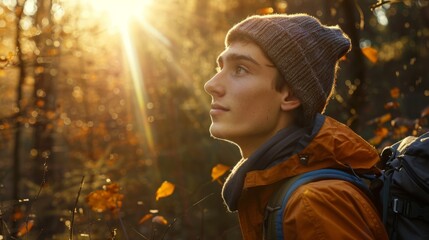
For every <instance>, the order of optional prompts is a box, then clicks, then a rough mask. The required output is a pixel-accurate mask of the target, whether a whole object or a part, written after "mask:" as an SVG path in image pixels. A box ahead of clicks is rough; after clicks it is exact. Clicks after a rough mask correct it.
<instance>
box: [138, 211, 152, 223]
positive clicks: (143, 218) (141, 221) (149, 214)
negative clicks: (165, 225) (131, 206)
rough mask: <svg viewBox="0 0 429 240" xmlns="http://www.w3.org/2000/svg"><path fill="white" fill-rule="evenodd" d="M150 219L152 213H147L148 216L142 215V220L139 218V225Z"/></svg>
mask: <svg viewBox="0 0 429 240" xmlns="http://www.w3.org/2000/svg"><path fill="white" fill-rule="evenodd" d="M152 217H153V214H152V213H148V214H146V215H144V216H143V217H142V218H140V221H139V224H143V223H144V222H146V221H147V220H149V219H151V218H152Z"/></svg>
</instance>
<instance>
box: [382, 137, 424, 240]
mask: <svg viewBox="0 0 429 240" xmlns="http://www.w3.org/2000/svg"><path fill="white" fill-rule="evenodd" d="M381 159H382V162H383V161H384V162H385V167H384V169H385V170H384V173H383V175H382V178H381V180H382V181H383V187H382V188H381V191H380V195H379V196H380V204H381V210H382V211H381V212H382V218H383V223H384V225H385V227H386V230H387V233H388V234H389V238H390V239H393V240H401V239H429V132H428V133H426V134H423V135H422V136H420V137H418V138H416V137H407V138H405V139H403V140H402V141H399V142H397V143H396V144H394V145H392V146H390V147H387V148H385V149H384V150H383V152H382V154H381Z"/></svg>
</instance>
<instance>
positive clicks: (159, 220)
mask: <svg viewBox="0 0 429 240" xmlns="http://www.w3.org/2000/svg"><path fill="white" fill-rule="evenodd" d="M152 222H154V223H159V224H162V225H167V224H168V221H167V219H165V218H164V217H163V216H156V217H154V218H152Z"/></svg>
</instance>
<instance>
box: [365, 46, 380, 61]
mask: <svg viewBox="0 0 429 240" xmlns="http://www.w3.org/2000/svg"><path fill="white" fill-rule="evenodd" d="M361 50H362V53H363V55H364V56H365V57H366V58H367V59H368V60H369V61H370V62H372V63H376V62H377V61H378V56H377V54H378V52H377V50H376V49H375V48H372V47H364V48H362V49H361Z"/></svg>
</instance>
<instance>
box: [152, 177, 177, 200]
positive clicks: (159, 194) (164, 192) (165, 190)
mask: <svg viewBox="0 0 429 240" xmlns="http://www.w3.org/2000/svg"><path fill="white" fill-rule="evenodd" d="M174 188H175V185H174V184H172V183H170V182H168V181H164V182H163V183H162V184H161V187H159V188H158V190H156V201H158V200H159V199H160V198H163V197H168V196H170V195H171V194H173V192H174Z"/></svg>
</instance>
